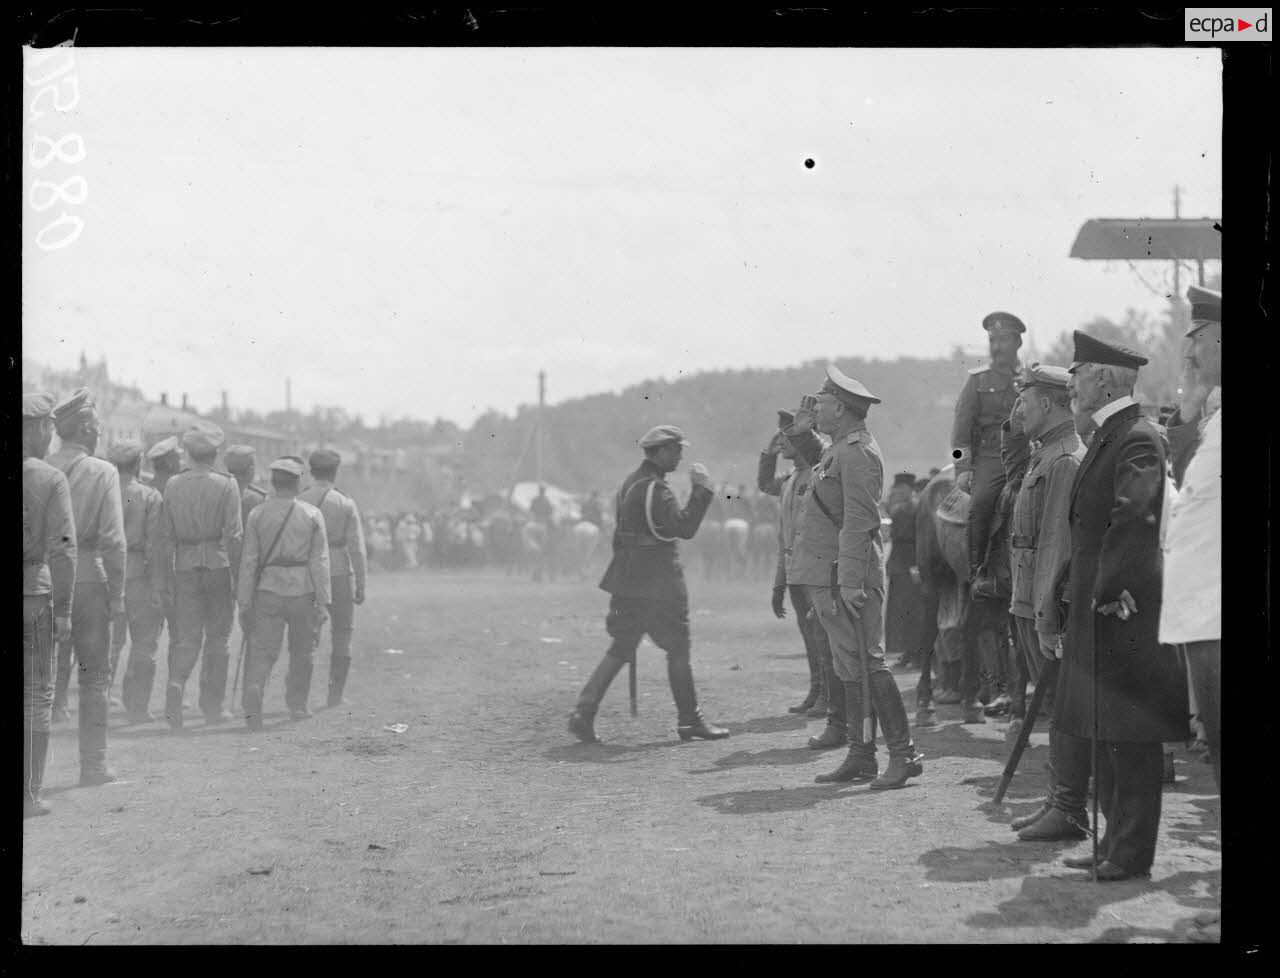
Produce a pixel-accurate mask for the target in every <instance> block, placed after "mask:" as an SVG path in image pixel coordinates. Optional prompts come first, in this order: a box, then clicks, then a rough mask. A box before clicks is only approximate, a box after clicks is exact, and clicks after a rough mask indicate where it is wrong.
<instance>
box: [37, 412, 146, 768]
mask: <svg viewBox="0 0 1280 978" xmlns="http://www.w3.org/2000/svg"><path fill="white" fill-rule="evenodd" d="M53 423H54V427H55V428H56V430H57V432H58V437H59V438H60V439H61V440H62V447H61V448H60V449H58V451H56V452H55V453H54V454H53V455H51V456H49V464H50V465H52V466H53V467H54V468H57V469H59V470H61V472H62V474H63V475H65V476H66V477H67V484H68V486H69V487H70V489H71V508H72V511H73V513H74V514H75V525H76V534H77V536H76V586H75V599H74V601H73V603H72V611H71V644H72V646H73V648H74V651H75V655H76V659H77V661H78V662H79V672H80V784H81V785H82V786H89V785H101V784H107V783H108V782H111V781H114V780H116V776H115V774H114V773H113V772H112V771H110V770H109V769H108V768H107V695H108V690H107V688H108V686H109V685H110V684H111V659H110V655H111V636H110V631H111V627H112V625H113V624H114V627H116V628H124V627H125V623H126V618H125V604H124V574H125V558H126V553H127V545H126V543H125V537H124V520H123V516H122V513H121V503H120V477H119V475H118V474H117V473H116V468H115V466H114V465H112V464H111V463H110V462H108V461H107V460H106V459H101V458H94V457H93V452H94V450H95V449H96V448H97V447H98V435H99V430H100V429H99V420H98V412H97V410H96V409H95V407H94V401H93V396H92V395H91V394H90V393H89V391H88V389H86V388H84V387H81V388H80V389H79V390H77V391H75V392H74V393H73V394H71V395H69V396H68V397H67V398H66V399H65V400H63V401H62V402H61V403H60V404H58V406H57V407H55V408H54V409H53Z"/></svg>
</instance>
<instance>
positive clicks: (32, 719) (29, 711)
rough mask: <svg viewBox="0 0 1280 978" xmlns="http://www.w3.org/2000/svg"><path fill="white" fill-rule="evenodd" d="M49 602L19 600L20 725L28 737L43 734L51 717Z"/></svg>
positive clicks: (45, 598)
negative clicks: (20, 638) (20, 652)
mask: <svg viewBox="0 0 1280 978" xmlns="http://www.w3.org/2000/svg"><path fill="white" fill-rule="evenodd" d="M50 600H51V599H50V597H49V595H47V594H40V595H23V597H22V722H23V729H24V730H25V731H27V732H29V733H46V734H47V733H48V732H49V722H50V718H51V716H52V714H53V669H54V666H53V658H54V656H53V605H52V604H51V603H50ZM23 756H24V757H25V756H29V754H27V753H24V755H23Z"/></svg>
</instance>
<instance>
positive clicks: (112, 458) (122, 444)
mask: <svg viewBox="0 0 1280 978" xmlns="http://www.w3.org/2000/svg"><path fill="white" fill-rule="evenodd" d="M140 458H142V445H141V444H140V443H138V442H136V441H118V442H116V443H115V444H114V445H112V446H111V448H110V449H108V451H107V461H108V462H110V463H111V464H112V465H114V466H116V467H117V468H125V467H127V466H130V465H136V464H137V463H138V460H139V459H140Z"/></svg>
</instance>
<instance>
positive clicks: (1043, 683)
mask: <svg viewBox="0 0 1280 978" xmlns="http://www.w3.org/2000/svg"><path fill="white" fill-rule="evenodd" d="M1037 654H1038V653H1037ZM1057 676H1058V660H1057V659H1054V660H1053V661H1051V662H1046V663H1045V664H1044V665H1043V666H1042V667H1041V668H1040V678H1039V679H1037V680H1036V691H1035V693H1033V694H1032V696H1031V705H1030V706H1029V707H1027V715H1026V716H1025V717H1023V718H1022V728H1021V729H1020V730H1019V731H1018V738H1017V740H1015V741H1014V743H1013V751H1012V752H1011V753H1010V754H1009V763H1007V764H1006V765H1005V766H1004V774H1002V775H1000V784H999V785H997V786H996V793H995V795H994V796H992V799H991V800H992V801H993V802H995V803H996V804H997V805H998V804H1000V802H1002V801H1003V800H1004V793H1005V792H1006V791H1008V790H1009V782H1010V781H1012V780H1013V775H1014V774H1015V773H1016V772H1017V770H1018V762H1019V761H1021V760H1022V753H1023V751H1025V750H1026V749H1027V742H1028V741H1029V740H1030V739H1031V730H1032V728H1033V727H1034V726H1035V725H1036V717H1038V716H1039V715H1040V707H1041V705H1042V704H1043V703H1044V698H1045V694H1046V693H1047V692H1048V690H1049V687H1050V686H1052V685H1053V682H1054V680H1055V679H1056V678H1057Z"/></svg>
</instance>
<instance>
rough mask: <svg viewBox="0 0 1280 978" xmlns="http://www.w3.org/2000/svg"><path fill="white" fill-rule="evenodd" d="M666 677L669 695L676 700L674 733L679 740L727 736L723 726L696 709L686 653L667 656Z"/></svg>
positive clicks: (696, 697)
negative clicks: (717, 724) (709, 720)
mask: <svg viewBox="0 0 1280 978" xmlns="http://www.w3.org/2000/svg"><path fill="white" fill-rule="evenodd" d="M667 679H668V681H669V682H670V683H671V695H672V697H673V698H674V699H675V701H676V712H677V720H676V733H677V734H678V735H679V736H680V739H681V740H693V739H694V738H695V737H696V738H697V739H698V740H723V739H724V738H725V737H728V736H729V731H728V730H726V729H725V728H724V727H717V726H716V725H715V724H714V723H710V722H708V721H707V720H705V719H704V718H703V716H702V711H701V710H699V709H698V695H697V693H695V692H694V689H693V666H692V664H690V662H689V657H688V656H687V655H679V656H676V655H669V656H667Z"/></svg>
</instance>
